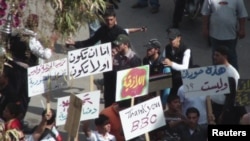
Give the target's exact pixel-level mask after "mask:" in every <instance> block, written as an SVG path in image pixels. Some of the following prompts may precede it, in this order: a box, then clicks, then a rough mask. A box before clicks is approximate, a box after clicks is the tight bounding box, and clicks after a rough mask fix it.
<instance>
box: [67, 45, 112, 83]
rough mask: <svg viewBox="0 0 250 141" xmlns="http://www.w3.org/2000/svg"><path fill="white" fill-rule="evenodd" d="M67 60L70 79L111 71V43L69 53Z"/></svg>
mask: <svg viewBox="0 0 250 141" xmlns="http://www.w3.org/2000/svg"><path fill="white" fill-rule="evenodd" d="M68 60H69V75H70V79H77V78H81V77H84V76H88V75H93V74H98V73H102V72H106V71H111V70H112V68H113V65H112V51H111V43H105V44H99V45H95V46H92V47H86V48H81V49H77V50H73V51H69V52H68Z"/></svg>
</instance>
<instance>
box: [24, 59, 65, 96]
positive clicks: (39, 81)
mask: <svg viewBox="0 0 250 141" xmlns="http://www.w3.org/2000/svg"><path fill="white" fill-rule="evenodd" d="M67 62H68V60H67V58H63V59H59V60H55V61H52V62H48V63H45V64H41V65H38V66H34V67H29V68H28V90H29V97H31V96H35V95H39V94H43V93H46V92H48V91H53V90H57V89H60V88H65V87H67V82H66V81H67V77H68V68H67Z"/></svg>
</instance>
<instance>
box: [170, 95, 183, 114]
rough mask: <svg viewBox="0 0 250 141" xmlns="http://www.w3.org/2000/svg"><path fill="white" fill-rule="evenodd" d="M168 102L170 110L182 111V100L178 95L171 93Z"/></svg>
mask: <svg viewBox="0 0 250 141" xmlns="http://www.w3.org/2000/svg"><path fill="white" fill-rule="evenodd" d="M167 104H168V108H169V110H171V111H173V112H180V110H181V101H180V97H179V96H178V95H169V96H168V98H167Z"/></svg>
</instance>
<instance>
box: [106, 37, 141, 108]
mask: <svg viewBox="0 0 250 141" xmlns="http://www.w3.org/2000/svg"><path fill="white" fill-rule="evenodd" d="M113 44H114V46H115V47H116V49H117V51H118V53H117V54H116V55H115V56H114V58H113V70H112V71H110V72H105V73H104V77H103V78H104V101H105V107H108V106H110V105H112V104H113V103H114V102H115V96H116V78H117V76H116V73H117V71H120V70H124V69H128V68H133V67H137V66H140V65H142V62H141V59H140V58H139V57H138V56H137V55H136V53H135V52H134V51H133V50H132V49H131V43H130V40H129V37H128V36H127V35H125V34H120V35H119V36H118V37H117V38H116V40H115V41H113Z"/></svg>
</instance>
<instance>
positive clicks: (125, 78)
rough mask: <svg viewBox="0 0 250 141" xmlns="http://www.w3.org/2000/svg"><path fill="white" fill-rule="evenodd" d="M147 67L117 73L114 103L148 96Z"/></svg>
mask: <svg viewBox="0 0 250 141" xmlns="http://www.w3.org/2000/svg"><path fill="white" fill-rule="evenodd" d="M148 87H149V65H144V66H139V67H134V68H130V69H125V70H121V71H118V72H117V80H116V101H121V100H125V99H129V98H132V97H138V96H143V95H146V94H148Z"/></svg>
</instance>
